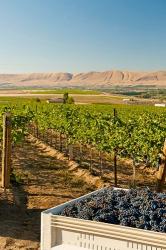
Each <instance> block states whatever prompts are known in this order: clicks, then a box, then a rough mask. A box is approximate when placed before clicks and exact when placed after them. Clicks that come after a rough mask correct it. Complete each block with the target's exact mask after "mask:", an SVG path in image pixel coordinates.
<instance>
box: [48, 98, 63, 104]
mask: <svg viewBox="0 0 166 250" xmlns="http://www.w3.org/2000/svg"><path fill="white" fill-rule="evenodd" d="M47 103H64V100H63V98H51V99H48V100H47Z"/></svg>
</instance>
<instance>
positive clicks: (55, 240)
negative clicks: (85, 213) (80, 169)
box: [41, 189, 166, 250]
mask: <svg viewBox="0 0 166 250" xmlns="http://www.w3.org/2000/svg"><path fill="white" fill-rule="evenodd" d="M101 190H102V189H100V190H97V191H95V192H92V193H90V194H87V195H84V196H81V197H79V198H77V199H74V200H72V201H69V202H66V203H64V204H62V205H59V206H56V207H54V208H51V209H48V210H46V211H43V212H42V214H41V250H56V249H57V250H58V249H66V250H67V249H68V250H69V249H73V250H75V249H83V250H85V249H90V250H131V249H132V250H166V234H165V233H158V232H153V231H148V230H142V229H136V228H130V227H125V226H120V225H113V224H107V223H103V222H94V221H87V220H82V219H76V218H69V217H64V216H59V215H57V214H58V213H59V212H60V211H62V209H64V207H65V206H67V205H68V204H71V203H74V202H75V201H79V200H81V199H83V198H85V197H88V196H89V195H91V194H95V193H98V192H100V191H101Z"/></svg>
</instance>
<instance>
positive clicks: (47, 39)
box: [0, 0, 166, 73]
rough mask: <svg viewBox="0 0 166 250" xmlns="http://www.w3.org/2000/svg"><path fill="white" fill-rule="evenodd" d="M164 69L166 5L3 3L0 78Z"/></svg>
mask: <svg viewBox="0 0 166 250" xmlns="http://www.w3.org/2000/svg"><path fill="white" fill-rule="evenodd" d="M111 69H124V70H126V69H127V70H160V69H161V70H166V0H0V73H18V72H52V71H54V72H59V71H61V72H85V71H104V70H111Z"/></svg>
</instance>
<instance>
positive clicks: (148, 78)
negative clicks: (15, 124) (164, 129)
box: [0, 70, 166, 87]
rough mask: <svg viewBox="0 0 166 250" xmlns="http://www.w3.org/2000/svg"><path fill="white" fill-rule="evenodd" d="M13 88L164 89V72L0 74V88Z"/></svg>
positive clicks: (112, 71)
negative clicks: (6, 85)
mask: <svg viewBox="0 0 166 250" xmlns="http://www.w3.org/2000/svg"><path fill="white" fill-rule="evenodd" d="M5 84H8V85H10V86H13V87H21V86H22V87H25V86H26V87H27V86H32V87H33V86H35V87H36V86H48V87H58V86H63V87H65V86H66V87H70V86H72V87H73V86H74V87H77V86H78V87H81V86H82V87H101V86H103V87H109V86H112V85H123V86H125V85H138V84H139V85H141V84H142V85H156V86H163V87H166V71H164V70H161V71H154V72H139V71H138V72H137V71H135V72H134V71H120V70H110V71H103V72H98V71H90V72H86V73H77V74H72V73H67V72H66V73H65V72H64V73H63V72H62V73H61V72H60V73H54V72H52V73H51V72H50V73H24V74H23V73H22V74H0V86H2V85H3V87H4V86H5Z"/></svg>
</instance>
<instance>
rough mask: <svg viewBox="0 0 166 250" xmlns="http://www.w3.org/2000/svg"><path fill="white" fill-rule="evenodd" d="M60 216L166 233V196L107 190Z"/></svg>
mask: <svg viewBox="0 0 166 250" xmlns="http://www.w3.org/2000/svg"><path fill="white" fill-rule="evenodd" d="M59 215H62V216H67V217H73V218H79V219H84V220H93V221H99V222H106V223H111V224H117V225H122V226H128V227H134V228H139V229H146V230H153V231H157V232H163V233H166V193H156V192H151V191H150V190H149V188H145V189H130V190H128V191H125V190H123V189H117V190H115V189H112V188H105V189H103V190H102V191H100V192H98V193H97V194H92V195H91V196H89V197H87V198H84V199H83V200H80V201H78V202H75V203H73V204H70V205H68V206H66V207H65V208H64V209H63V211H61V213H60V214H59Z"/></svg>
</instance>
